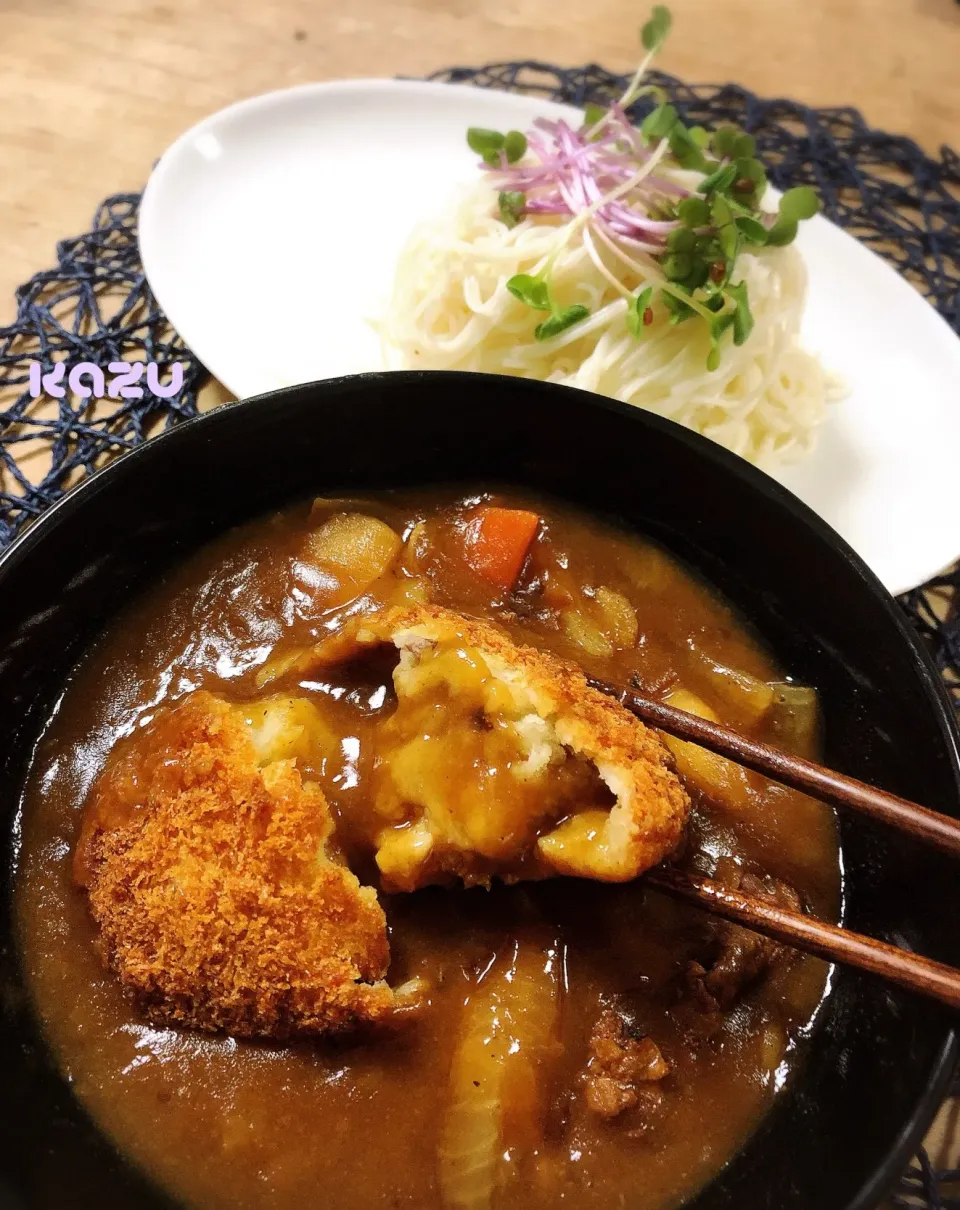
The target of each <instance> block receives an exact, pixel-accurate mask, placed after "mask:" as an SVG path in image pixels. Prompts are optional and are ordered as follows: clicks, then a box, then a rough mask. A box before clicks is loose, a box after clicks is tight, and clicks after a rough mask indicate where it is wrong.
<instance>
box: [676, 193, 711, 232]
mask: <svg viewBox="0 0 960 1210" xmlns="http://www.w3.org/2000/svg"><path fill="white" fill-rule="evenodd" d="M677 218H679V220H680V221H681V223H686V225H687V226H688V227H705V226H706V225H707V223H709V222H710V203H709V202H706V201H704V199H703V198H702V197H685V198H684V199H683V201H682V202H680V203H679V205H678V206H677Z"/></svg>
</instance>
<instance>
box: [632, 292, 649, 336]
mask: <svg viewBox="0 0 960 1210" xmlns="http://www.w3.org/2000/svg"><path fill="white" fill-rule="evenodd" d="M652 298H653V286H646V287H645V288H644V289H643V290H641V291H640V292H639V293H638V294H635V295H634V296H633V300H632V302H631V303H630V306H629V307H628V308H627V331H628V332H629V333H630V335H631V336H635V337H636V339H637V340H642V339H643V334H644V328H646V327H647V326H648V321H647V313H648V311H649V313H650V322H651V323H652V322H653V309H652V308H651V306H650V300H651V299H652Z"/></svg>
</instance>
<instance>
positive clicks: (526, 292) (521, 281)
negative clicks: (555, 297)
mask: <svg viewBox="0 0 960 1210" xmlns="http://www.w3.org/2000/svg"><path fill="white" fill-rule="evenodd" d="M507 289H508V290H509V291H510V293H511V294H512V295H513V297H514V298H518V299H519V300H520V301H521V302H522V303H526V305H527V306H528V307H533V309H534V310H535V311H552V310H553V304H552V303H551V302H550V291H549V290H548V288H547V283H546V282H545V281H544V280H543V278H542V277H532V276H531V275H530V274H529V273H516V274H514V276H513V277H511V278H510V280H509V281H508V282H507Z"/></svg>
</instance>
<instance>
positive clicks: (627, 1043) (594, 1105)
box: [584, 1009, 670, 1118]
mask: <svg viewBox="0 0 960 1210" xmlns="http://www.w3.org/2000/svg"><path fill="white" fill-rule="evenodd" d="M589 1052H590V1058H589V1060H588V1061H587V1066H586V1069H585V1070H584V1098H585V1100H586V1103H587V1108H588V1109H590V1110H591V1112H593V1113H595V1114H597V1115H598V1116H599V1117H601V1118H615V1117H618V1116H619V1115H620V1114H622V1113H624V1112H625V1111H626V1110H628V1109H634V1108H636V1107H637V1106H638V1105H640V1104H641V1102H643V1101H644V1100H646V1098H645V1097H644V1093H645V1092H646V1091H647V1090H646V1089H645V1088H644V1085H649V1084H651V1083H656V1082H657V1081H658V1080H662V1079H663V1078H664V1076H666V1075H669V1074H670V1064H669V1063H668V1062H667V1061H666V1059H665V1058H664V1057H663V1055H662V1054H661V1053H660V1048H659V1047H658V1046H657V1044H656V1042H654V1040H653V1039H652V1038H649V1037H646V1036H644V1035H643V1034H639V1033H636V1032H635V1031H633V1030H632V1029H631V1027H630V1026H629V1024H628V1023H627V1021H626V1020H624V1018H623V1017H622V1016H621V1015H620V1014H619V1013H617V1012H614V1010H613V1009H605V1010H604V1012H603V1013H602V1014H601V1015H600V1017H599V1019H598V1020H597V1023H596V1025H595V1026H594V1027H593V1033H592V1034H591V1035H590V1043H589ZM638 1086H639V1087H638Z"/></svg>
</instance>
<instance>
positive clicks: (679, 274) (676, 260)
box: [661, 252, 693, 281]
mask: <svg viewBox="0 0 960 1210" xmlns="http://www.w3.org/2000/svg"><path fill="white" fill-rule="evenodd" d="M661 265H662V268H663V275H664V277H666V279H667V281H683V280H684V278H685V277H687V275H688V274H689V273H690V271H691V270H692V269H693V257H692V256H691V255H690V253H689V252H671V253H670V255H669V256H665V257H664V258H663V261H662V262H661Z"/></svg>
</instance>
